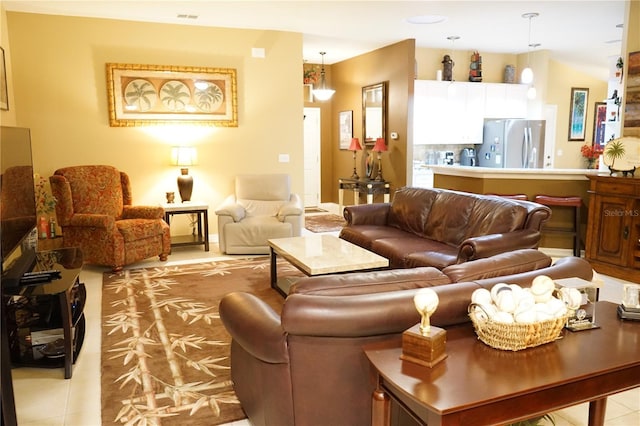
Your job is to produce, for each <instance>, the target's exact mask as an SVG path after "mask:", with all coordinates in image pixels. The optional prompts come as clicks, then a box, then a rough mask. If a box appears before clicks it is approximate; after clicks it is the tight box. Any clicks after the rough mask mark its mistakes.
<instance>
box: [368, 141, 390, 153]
mask: <svg viewBox="0 0 640 426" xmlns="http://www.w3.org/2000/svg"><path fill="white" fill-rule="evenodd" d="M371 150H372V151H373V152H385V151H386V150H387V144H386V143H384V138H378V139H376V144H375V145H374V146H373V149H371Z"/></svg>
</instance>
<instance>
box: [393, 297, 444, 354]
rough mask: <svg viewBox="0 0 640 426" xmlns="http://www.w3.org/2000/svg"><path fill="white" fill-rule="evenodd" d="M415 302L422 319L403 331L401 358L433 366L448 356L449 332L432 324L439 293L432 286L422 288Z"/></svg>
mask: <svg viewBox="0 0 640 426" xmlns="http://www.w3.org/2000/svg"><path fill="white" fill-rule="evenodd" d="M413 303H414V305H415V307H416V310H417V311H418V312H419V313H420V317H421V319H420V323H419V324H416V325H414V326H413V327H411V328H410V329H408V330H405V332H404V333H402V355H400V359H403V360H405V361H410V362H414V363H416V364H420V365H424V366H426V367H433V366H434V365H436V364H437V363H439V362H440V361H442V360H443V359H445V358H446V357H447V354H446V353H445V343H446V340H447V332H446V331H445V330H444V329H442V328H439V327H434V326H432V325H431V315H433V313H434V312H435V311H436V309H437V308H438V303H439V299H438V294H437V293H436V292H435V291H433V290H432V289H430V288H422V289H420V290H418V291H417V292H416V294H415V296H414V297H413Z"/></svg>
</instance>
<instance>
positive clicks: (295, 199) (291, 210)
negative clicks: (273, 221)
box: [277, 194, 304, 222]
mask: <svg viewBox="0 0 640 426" xmlns="http://www.w3.org/2000/svg"><path fill="white" fill-rule="evenodd" d="M303 211H304V210H303V207H302V201H301V200H300V196H299V195H298V194H291V197H290V199H289V201H288V202H286V203H284V204H283V205H282V206H280V209H279V210H278V214H277V216H278V220H280V221H281V222H284V220H285V218H286V217H287V216H300V215H302V212H303Z"/></svg>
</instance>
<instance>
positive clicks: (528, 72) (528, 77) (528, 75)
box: [520, 12, 540, 84]
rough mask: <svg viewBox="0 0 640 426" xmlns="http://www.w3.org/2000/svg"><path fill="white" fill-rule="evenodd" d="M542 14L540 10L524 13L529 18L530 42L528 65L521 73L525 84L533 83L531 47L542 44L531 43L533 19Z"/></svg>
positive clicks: (524, 16)
mask: <svg viewBox="0 0 640 426" xmlns="http://www.w3.org/2000/svg"><path fill="white" fill-rule="evenodd" d="M539 15H540V14H539V13H538V12H528V13H524V14H522V17H523V18H526V19H528V20H529V43H528V44H527V67H526V68H525V69H523V70H522V74H521V75H520V82H521V83H524V84H531V83H532V82H533V70H532V69H531V64H530V60H531V48H532V47H538V46H540V44H539V43H536V44H531V20H532V19H533V18H536V17H538V16H539Z"/></svg>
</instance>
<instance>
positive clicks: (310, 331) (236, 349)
mask: <svg viewBox="0 0 640 426" xmlns="http://www.w3.org/2000/svg"><path fill="white" fill-rule="evenodd" d="M469 263H470V264H471V263H474V262H469ZM437 272H438V271H435V270H434V268H416V269H413V270H404V271H399V270H388V271H379V272H371V273H353V274H345V275H330V276H324V277H312V278H303V279H301V280H300V281H299V282H298V283H297V285H296V286H295V287H294V288H293V289H292V293H291V294H290V295H289V296H288V297H287V298H286V299H285V302H284V305H283V308H282V313H281V315H278V314H277V313H276V312H274V311H273V310H272V309H271V308H270V307H269V306H268V305H267V304H265V303H264V302H262V301H261V300H260V299H258V298H257V297H256V296H254V295H252V294H249V293H244V292H236V293H231V294H229V295H227V296H225V297H224V298H223V299H222V301H221V302H220V307H219V310H220V317H221V319H222V321H223V323H224V325H225V327H226V329H227V331H228V332H229V333H230V334H231V337H232V343H231V377H232V380H233V382H234V389H235V392H236V395H237V396H238V398H239V400H240V402H241V404H242V408H243V409H244V411H245V413H246V414H247V416H248V418H249V420H250V422H251V424H252V425H254V426H286V425H297V426H310V425H318V426H326V425H332V426H353V425H368V424H371V423H370V422H371V394H372V392H373V390H374V387H375V378H374V374H373V372H372V371H371V368H370V366H369V363H368V361H367V359H366V357H365V356H364V352H363V350H362V347H363V345H367V344H370V343H375V342H381V341H395V342H397V344H398V345H400V339H401V335H402V332H403V331H404V330H406V329H408V328H410V327H411V326H413V325H415V324H416V323H418V322H419V315H418V313H417V312H416V310H415V308H414V305H413V296H414V294H415V292H416V291H417V288H418V287H421V286H429V285H434V287H432V288H433V289H434V290H435V291H436V292H437V293H438V296H439V299H440V304H439V307H438V309H437V311H436V313H435V314H434V315H433V317H432V318H431V323H432V324H433V325H436V326H439V327H444V328H445V329H446V328H447V327H449V326H452V325H456V324H461V323H465V322H468V321H469V318H468V315H467V308H468V305H469V303H470V300H471V293H473V291H474V290H475V289H477V288H480V287H485V288H490V287H492V286H493V285H494V284H496V283H498V282H508V283H519V284H521V285H523V286H528V285H530V283H531V281H532V279H533V277H534V276H538V275H543V274H544V275H548V276H550V277H552V278H556V279H557V278H568V277H580V278H583V279H586V280H591V279H592V277H593V271H592V269H591V266H590V265H589V263H588V262H587V261H586V260H584V259H581V258H577V257H569V258H564V259H561V260H559V261H557V262H556V263H555V264H554V265H552V266H548V267H543V268H542V269H538V270H536V271H533V272H531V271H529V272H523V273H520V274H515V275H509V276H506V277H505V276H502V277H495V276H494V277H489V278H485V279H479V280H476V281H465V282H458V283H454V284H441V285H438V284H437V282H438V280H442V279H443V277H442V276H441V275H439V274H438V273H437ZM425 274H432V276H431V277H432V279H434V280H435V281H433V282H432V281H430V279H426V278H425V276H426V275H425ZM362 277H365V278H362ZM398 362H400V361H398ZM445 362H446V361H445Z"/></svg>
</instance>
